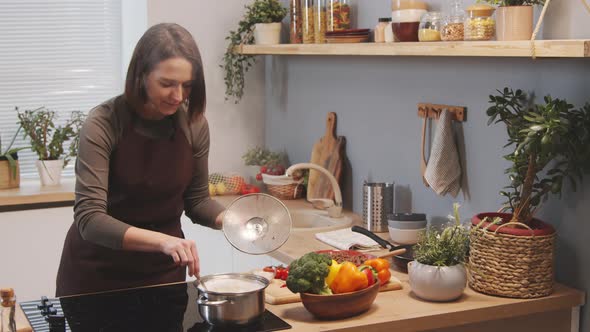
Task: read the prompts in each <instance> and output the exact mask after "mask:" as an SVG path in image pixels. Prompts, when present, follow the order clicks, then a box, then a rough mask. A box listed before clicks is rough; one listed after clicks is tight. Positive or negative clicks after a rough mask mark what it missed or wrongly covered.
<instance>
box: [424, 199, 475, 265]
mask: <svg viewBox="0 0 590 332" xmlns="http://www.w3.org/2000/svg"><path fill="white" fill-rule="evenodd" d="M459 207H460V205H459V203H454V204H453V215H452V216H449V220H450V222H449V223H448V224H447V225H446V226H445V227H443V229H442V230H439V229H437V228H436V227H433V226H430V227H428V229H427V230H426V231H424V232H422V233H421V234H420V236H419V240H418V243H417V244H416V245H415V246H414V259H416V261H417V262H418V263H421V264H425V265H432V266H453V265H457V264H465V263H466V262H467V252H468V251H469V229H468V228H467V227H465V226H463V225H461V218H460V216H459Z"/></svg>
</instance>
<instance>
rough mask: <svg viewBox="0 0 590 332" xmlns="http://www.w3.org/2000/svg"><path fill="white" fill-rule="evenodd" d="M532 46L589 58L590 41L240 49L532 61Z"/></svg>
mask: <svg viewBox="0 0 590 332" xmlns="http://www.w3.org/2000/svg"><path fill="white" fill-rule="evenodd" d="M532 43H534V47H535V56H536V57H538V58H587V57H590V40H586V39H584V40H579V39H568V40H538V41H535V42H531V41H528V40H525V41H503V42H499V41H469V42H468V41H460V42H422V43H359V44H280V45H243V46H242V47H238V48H237V51H238V52H241V53H242V54H246V55H365V56H371V55H373V56H375V55H376V56H467V57H525V58H526V57H529V58H530V57H532V54H533V53H532V48H531V46H532Z"/></svg>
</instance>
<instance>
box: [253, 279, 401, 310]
mask: <svg viewBox="0 0 590 332" xmlns="http://www.w3.org/2000/svg"><path fill="white" fill-rule="evenodd" d="M284 284H285V281H283V280H279V279H273V281H272V282H271V283H270V285H268V287H267V288H266V290H265V291H264V301H265V302H266V303H268V304H286V303H294V302H301V298H300V297H299V294H295V293H293V292H291V291H290V290H289V289H288V288H287V287H282V286H283V285H284ZM400 289H402V282H401V281H400V280H399V279H398V278H396V277H394V276H391V279H389V282H388V283H386V284H385V285H383V286H381V287H380V288H379V291H380V292H387V291H392V290H400Z"/></svg>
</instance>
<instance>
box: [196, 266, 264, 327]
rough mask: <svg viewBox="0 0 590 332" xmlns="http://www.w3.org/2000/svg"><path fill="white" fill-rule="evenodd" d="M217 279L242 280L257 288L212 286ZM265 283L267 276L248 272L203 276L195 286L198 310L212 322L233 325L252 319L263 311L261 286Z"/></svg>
mask: <svg viewBox="0 0 590 332" xmlns="http://www.w3.org/2000/svg"><path fill="white" fill-rule="evenodd" d="M219 281H221V282H223V283H226V284H229V283H232V284H234V285H236V284H238V283H239V282H240V281H242V282H247V283H249V284H252V285H256V286H259V288H257V289H255V290H250V291H243V292H242V291H238V290H236V291H234V290H233V289H227V290H222V289H218V288H220V287H217V286H215V285H216V283H218V282H219ZM268 285H269V281H268V280H267V279H266V278H263V277H261V276H257V275H255V274H250V273H226V274H213V275H208V276H205V277H203V278H201V280H200V282H199V285H198V286H197V288H198V289H199V298H198V299H197V304H198V305H199V313H200V314H201V317H203V319H204V320H205V321H207V323H209V324H212V325H224V326H228V325H229V326H232V325H233V326H236V325H248V324H251V323H255V322H257V321H258V320H260V318H262V314H263V313H264V290H265V289H266V287H268ZM221 288H223V287H221ZM254 288H256V287H254Z"/></svg>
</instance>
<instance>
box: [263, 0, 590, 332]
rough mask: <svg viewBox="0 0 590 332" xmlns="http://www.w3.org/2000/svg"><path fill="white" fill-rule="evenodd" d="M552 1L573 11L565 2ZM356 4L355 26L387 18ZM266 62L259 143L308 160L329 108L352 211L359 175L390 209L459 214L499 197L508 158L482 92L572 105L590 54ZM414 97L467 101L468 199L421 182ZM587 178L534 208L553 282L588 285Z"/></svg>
mask: <svg viewBox="0 0 590 332" xmlns="http://www.w3.org/2000/svg"><path fill="white" fill-rule="evenodd" d="M559 1H561V4H564V5H567V9H568V10H569V11H574V9H575V8H573V7H572V5H571V3H566V0H559ZM567 1H572V2H573V0H567ZM357 3H360V1H357ZM432 3H433V4H435V5H436V3H435V2H434V1H432ZM558 3H559V2H558ZM577 3H578V4H579V2H577ZM362 6H363V7H362V9H361V10H360V11H359V15H358V23H359V24H358V27H372V26H373V25H374V22H375V21H376V18H377V17H379V16H387V15H388V2H387V1H382V0H380V1H363V2H362ZM439 7H440V6H439ZM572 8H573V9H572ZM550 9H551V8H550ZM581 10H583V8H582V7H581V5H580V8H579V11H581ZM579 11H578V12H579ZM561 12H563V10H562V11H561ZM585 18H586V20H585V21H580V23H581V24H582V26H578V27H577V28H576V29H575V31H577V32H576V33H579V31H580V29H583V31H586V35H585V36H584V38H590V23H589V21H590V20H589V18H590V16H586V17H585ZM566 20H567V18H566ZM546 28H547V27H546ZM584 29H585V30H584ZM554 35H555V34H554ZM566 37H567V36H566ZM576 37H578V38H580V36H576ZM266 69H267V76H266V79H267V81H266V83H267V84H266V92H267V93H266V96H267V97H266V98H267V101H266V143H267V145H268V146H269V147H271V148H274V149H285V150H286V151H287V152H288V154H289V157H290V160H291V162H293V163H296V162H306V161H309V159H310V154H311V149H312V146H313V144H314V142H315V141H317V140H318V139H319V138H320V137H321V136H323V133H324V130H325V125H324V123H325V118H326V114H327V112H331V111H333V112H336V113H337V116H338V123H337V134H338V135H342V136H345V137H346V140H347V146H346V154H347V156H348V159H349V163H350V171H349V172H347V174H345V177H346V179H345V184H344V196H345V197H347V199H346V200H345V202H346V205H347V208H349V209H352V210H354V211H355V212H356V213H359V214H361V213H362V185H363V181H364V180H370V181H394V182H395V183H396V193H397V194H398V197H397V199H396V201H397V202H396V203H397V204H396V205H397V206H396V210H397V211H403V212H407V211H410V210H411V211H416V212H425V213H427V214H428V215H429V216H430V218H431V219H433V218H434V219H436V220H440V218H444V217H445V216H446V215H448V214H449V213H450V212H451V208H452V203H453V202H455V201H458V202H460V203H461V204H462V208H461V214H462V217H463V218H464V219H467V218H470V217H471V216H472V215H474V214H475V213H478V212H483V211H495V210H497V209H498V207H499V206H500V205H501V203H502V202H503V199H502V198H501V197H500V196H499V195H498V191H499V190H501V189H502V187H503V186H505V185H507V184H508V180H507V178H506V176H505V175H504V169H505V168H506V167H507V165H508V164H507V163H506V162H505V161H504V160H503V159H502V157H501V156H502V155H503V154H505V153H507V150H503V148H502V147H503V146H504V144H505V143H506V142H507V136H506V132H505V128H504V126H503V125H501V124H497V125H493V126H487V125H486V123H487V116H486V115H485V110H486V109H487V107H488V95H489V94H492V93H495V90H496V89H502V88H503V87H505V86H509V87H512V88H514V89H517V88H520V89H523V90H525V91H529V92H534V93H535V94H536V95H537V96H543V95H545V94H551V95H552V96H553V97H559V98H565V99H567V100H568V101H569V102H570V103H573V104H574V105H576V106H578V107H579V106H582V105H583V103H584V102H590V75H589V74H590V60H585V59H552V60H547V59H538V60H531V59H512V58H452V57H335V56H332V57H321V56H317V57H296V56H290V57H278V56H269V57H267V58H266ZM419 102H432V103H439V104H449V105H462V106H466V107H467V109H468V111H467V121H466V122H465V123H463V125H462V126H461V127H460V128H459V134H460V135H462V136H463V137H464V141H465V146H464V155H465V159H466V160H465V166H466V167H465V174H466V179H467V186H468V191H469V195H468V197H465V196H464V194H460V195H459V197H457V198H456V199H454V198H452V197H449V196H447V197H439V196H437V195H436V194H435V193H434V192H433V191H432V190H431V189H428V188H425V187H424V185H423V184H422V181H421V177H420V137H421V125H422V122H421V119H420V118H418V117H417V115H416V112H417V109H416V104H417V103H419ZM588 181H589V180H588V179H587V180H586V181H585V182H584V184H583V185H582V186H581V189H580V190H578V192H577V193H573V192H571V189H570V188H569V187H567V188H566V190H565V193H564V195H563V197H562V199H561V200H559V199H558V198H557V197H554V198H552V199H551V200H550V201H549V202H548V204H547V205H545V206H544V208H543V209H542V210H541V211H540V212H539V214H538V216H539V217H541V218H543V219H545V220H547V221H548V222H550V223H552V224H553V225H555V226H557V229H558V237H559V241H558V249H557V253H558V256H557V266H556V271H557V279H558V280H559V281H560V282H563V283H565V284H567V285H570V286H572V287H576V288H578V289H583V290H587V289H589V288H590V268H589V266H590V265H589V262H590V260H589V258H590V244H589V241H588V240H587V239H588V238H590V226H589V225H588V220H585V219H588V218H587V217H586V216H587V215H588V213H590V192H589V191H590V186H589V182H588ZM582 316H583V321H584V320H585V321H587V322H586V324H584V325H583V327H582V331H586V330H590V321H588V319H589V318H590V311H589V310H588V309H587V308H585V309H584V310H583V312H582ZM584 326H585V327H584Z"/></svg>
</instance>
